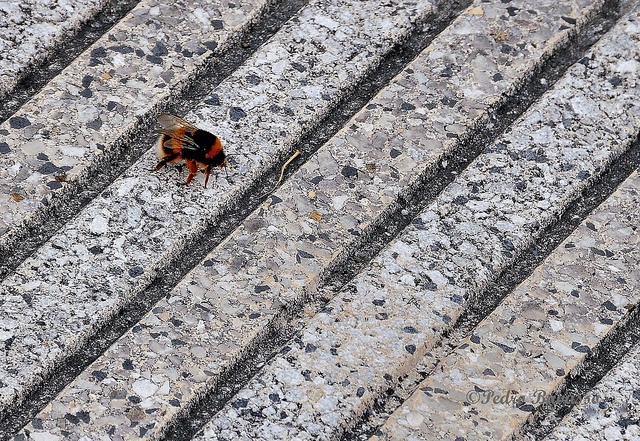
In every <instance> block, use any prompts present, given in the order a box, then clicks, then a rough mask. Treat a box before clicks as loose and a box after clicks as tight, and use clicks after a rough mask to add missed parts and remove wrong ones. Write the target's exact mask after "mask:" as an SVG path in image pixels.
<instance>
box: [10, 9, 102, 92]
mask: <svg viewBox="0 0 640 441" xmlns="http://www.w3.org/2000/svg"><path fill="white" fill-rule="evenodd" d="M107 3H108V2H107V0H101V1H86V0H73V1H64V0H47V1H33V0H32V1H24V2H9V1H3V2H0V97H4V96H5V95H6V94H7V93H9V92H10V91H11V89H12V88H13V87H15V85H16V84H17V82H18V81H19V80H20V78H22V77H23V76H24V75H25V73H26V72H27V71H28V68H29V67H30V66H35V65H37V64H38V63H39V62H41V61H42V60H44V59H45V58H46V57H47V55H48V54H49V53H50V50H51V49H52V48H53V47H55V45H56V44H59V43H60V42H62V41H63V40H64V39H65V38H67V35H68V34H69V33H71V32H73V31H75V30H76V29H77V28H78V27H79V26H80V25H81V24H82V23H83V22H86V21H90V20H91V18H92V16H93V15H94V14H95V13H97V12H98V11H100V10H101V9H102V8H103V7H104V5H106V4H107Z"/></svg>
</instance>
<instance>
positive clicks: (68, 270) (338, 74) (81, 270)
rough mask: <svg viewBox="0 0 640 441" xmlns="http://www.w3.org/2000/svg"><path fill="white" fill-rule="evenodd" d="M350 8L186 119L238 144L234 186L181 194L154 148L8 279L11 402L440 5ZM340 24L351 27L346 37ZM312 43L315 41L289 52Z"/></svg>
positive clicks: (338, 8)
mask: <svg viewBox="0 0 640 441" xmlns="http://www.w3.org/2000/svg"><path fill="white" fill-rule="evenodd" d="M348 5H349V2H334V3H326V2H321V3H319V4H311V5H310V6H309V7H308V8H306V9H305V10H304V11H302V12H301V14H300V16H299V18H298V19H297V20H295V21H294V22H291V23H290V24H288V25H287V26H286V27H285V29H283V30H282V31H281V32H280V33H279V34H278V35H277V36H276V37H275V38H274V39H273V41H272V42H270V43H269V44H267V45H265V46H263V47H262V48H260V50H259V51H258V52H257V53H256V54H255V55H254V57H253V58H252V59H251V60H250V61H249V62H248V63H247V64H246V65H245V66H243V67H242V68H241V69H239V70H238V71H236V72H234V74H233V75H232V76H231V77H229V78H228V79H227V80H226V81H225V82H223V83H222V84H221V85H220V86H219V87H218V88H217V89H216V90H215V92H214V93H212V94H211V95H210V96H209V97H208V98H206V99H205V100H204V102H203V103H202V104H201V106H200V107H199V108H198V109H196V110H194V112H193V113H192V114H190V115H187V117H186V118H187V119H188V120H190V121H191V122H194V123H200V122H203V121H204V118H205V116H206V117H207V119H206V121H209V122H207V123H204V122H203V123H202V124H200V125H201V126H202V127H203V128H207V129H209V130H211V131H214V132H215V133H217V134H218V135H219V136H221V137H222V139H224V140H225V143H226V144H227V145H228V146H230V147H232V148H233V150H232V149H231V148H230V149H229V152H230V153H236V157H235V158H236V159H235V163H236V166H235V169H234V171H233V172H232V178H233V179H235V183H234V184H231V183H230V182H228V181H226V180H224V179H219V180H218V185H217V186H216V188H209V189H207V190H203V188H202V186H201V184H200V185H197V184H196V183H195V182H194V185H191V186H189V187H179V186H177V185H176V183H178V182H183V181H182V180H183V179H184V177H183V176H179V175H177V174H176V173H175V172H174V173H172V172H171V171H170V169H163V170H161V171H160V172H158V173H156V174H153V175H151V174H150V173H149V171H148V170H149V169H150V168H151V167H152V166H153V164H155V162H156V159H155V151H154V150H150V151H149V152H148V154H146V155H145V156H143V157H142V158H141V159H140V161H139V162H138V163H137V164H135V165H134V166H133V167H132V168H131V169H129V170H128V171H127V173H126V174H125V175H123V176H122V177H120V178H119V179H118V180H116V181H115V182H114V183H113V184H112V185H111V186H110V188H109V189H107V190H106V191H104V192H103V193H102V194H101V195H100V197H98V198H97V199H95V200H94V201H93V202H92V203H91V204H90V205H89V206H87V207H86V208H85V209H84V210H83V211H82V212H81V213H79V214H78V216H77V217H76V218H75V219H74V220H73V221H72V222H70V223H69V224H68V225H67V226H65V228H64V229H62V230H61V231H60V232H58V233H57V234H56V235H55V236H54V237H53V238H52V239H51V240H50V241H49V242H48V243H47V244H45V245H44V246H43V247H41V248H40V249H39V250H38V251H37V252H36V253H34V255H32V256H31V257H30V258H29V259H27V261H26V262H25V263H24V264H23V265H21V266H20V267H19V268H18V269H17V270H16V272H15V273H14V274H12V275H11V276H9V277H8V278H6V279H5V280H4V281H3V282H2V285H1V286H2V288H3V290H4V292H5V293H6V294H7V295H6V297H5V299H4V312H3V315H2V317H1V318H0V323H1V325H0V326H1V327H2V330H3V332H4V334H3V335H4V336H5V340H10V341H11V345H10V347H9V348H8V350H7V351H5V352H4V353H3V354H2V355H1V357H2V363H0V365H1V366H2V367H0V369H2V372H3V375H2V376H3V377H5V378H6V381H3V384H2V387H0V396H1V397H2V400H1V402H2V403H3V404H5V405H6V404H8V403H10V402H12V401H14V400H15V399H16V398H18V397H21V396H24V394H25V393H26V391H28V390H29V387H30V385H32V384H34V383H35V382H37V381H38V379H39V378H40V377H41V376H42V375H43V374H44V373H46V372H47V370H48V369H50V368H51V366H52V365H54V364H55V361H56V360H57V359H59V357H61V356H64V355H65V354H66V353H68V351H70V350H73V349H74V348H75V347H77V346H78V345H80V344H82V341H83V339H84V338H86V337H87V335H89V334H90V333H92V332H94V331H95V330H96V329H98V328H99V327H100V326H101V323H104V322H105V321H107V320H109V317H110V316H112V315H113V314H115V313H117V310H118V308H119V306H120V305H122V303H123V302H126V301H127V299H129V298H131V297H132V296H134V295H135V293H136V291H139V290H140V289H142V288H143V287H144V286H145V283H148V281H149V280H150V279H151V278H152V277H153V276H154V274H155V273H156V272H157V271H161V270H163V269H164V267H163V264H164V262H166V261H167V260H169V258H170V256H171V255H173V254H175V253H176V252H178V251H180V250H181V249H183V248H184V247H185V246H188V243H189V239H188V238H189V232H190V231H192V230H197V229H198V228H202V225H203V223H204V222H205V221H206V219H207V217H209V218H211V217H213V216H214V215H215V213H216V208H217V207H220V206H222V205H224V204H225V203H228V202H229V200H233V199H234V198H235V197H238V196H239V195H241V194H242V192H243V191H244V190H243V188H244V187H245V186H246V185H248V183H250V182H251V181H252V180H255V179H258V178H259V177H260V175H261V173H263V171H262V168H261V167H260V166H261V165H262V166H264V163H265V162H267V161H274V160H278V159H277V158H279V157H280V156H281V153H282V151H283V150H284V151H285V152H286V150H287V149H291V144H292V143H293V142H294V141H295V140H296V139H297V138H298V137H299V136H300V133H301V132H302V131H303V130H304V128H305V126H308V125H309V124H311V123H312V122H313V120H314V119H318V118H320V117H321V116H322V115H323V113H326V112H327V111H328V110H329V109H330V107H331V104H332V103H334V102H335V101H336V100H337V99H339V97H340V95H341V94H343V93H344V92H345V90H347V89H348V88H349V85H352V84H354V83H355V81H357V79H358V77H361V76H362V75H363V74H364V73H365V72H366V71H367V70H368V69H371V68H372V67H374V66H375V64H376V62H377V61H379V60H380V58H381V57H382V55H383V54H384V52H385V51H388V50H389V49H390V48H391V47H392V46H393V44H394V43H395V42H397V41H398V40H400V39H401V38H403V35H405V34H406V33H408V32H409V31H410V30H411V26H412V24H411V23H412V21H413V20H416V19H418V18H420V17H421V16H425V15H426V14H428V13H429V11H431V10H432V9H433V7H432V5H431V3H430V2H419V3H417V4H414V3H411V5H408V4H407V7H406V8H402V9H400V11H401V13H398V14H395V15H392V14H391V11H392V5H388V6H386V7H380V6H379V5H377V4H369V3H367V4H366V5H369V6H366V7H365V5H362V6H361V7H359V8H357V9H353V8H351V9H349V8H346V6H348ZM396 6H397V5H396ZM390 16H391V17H390ZM145 23H146V21H145ZM341 24H343V25H346V24H349V28H348V29H345V30H344V31H338V32H337V31H336V30H337V29H339V28H340V27H341V26H340V25H341ZM302 38H304V39H305V42H306V43H308V44H305V45H304V46H301V47H300V49H295V50H294V49H290V48H292V47H296V41H298V42H299V41H300V40H301V39H302ZM105 39H109V37H108V36H106V37H105ZM92 51H93V49H92ZM290 51H291V52H294V55H293V56H291V55H290ZM296 51H297V53H295V52H296ZM296 60H299V62H298V61H296ZM70 68H71V67H70ZM70 68H68V69H70ZM11 121H12V120H11V119H10V120H9V122H8V123H9V124H11ZM211 121H216V122H217V123H216V128H215V130H214V128H212V127H210V124H211ZM274 158H275V159H274ZM200 179H202V175H200V177H199V182H200ZM22 202H25V200H22V201H20V202H19V203H22ZM217 209H219V208H217ZM67 244H73V245H71V246H68V245H67ZM158 250H161V251H160V252H159V251H158ZM36 273H37V275H35V274H36ZM52 304H55V305H56V308H55V309H52V308H51V305H52ZM42 323H46V326H44V327H43V325H42Z"/></svg>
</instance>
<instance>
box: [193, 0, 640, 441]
mask: <svg viewBox="0 0 640 441" xmlns="http://www.w3.org/2000/svg"><path fill="white" fill-rule="evenodd" d="M510 5H512V6H517V4H516V5H514V3H513V2H512V3H510ZM634 18H635V17H634ZM635 26H636V24H635V21H631V22H627V23H624V24H622V25H620V26H619V27H618V28H617V29H616V31H615V32H614V33H612V35H611V36H607V37H606V40H603V41H601V43H602V45H601V46H599V47H598V48H596V49H595V50H594V52H593V56H592V57H590V58H591V60H592V61H590V62H589V64H588V67H587V68H585V66H583V65H576V66H574V67H573V68H572V69H570V70H569V72H568V73H567V75H566V77H565V78H564V79H563V80H561V81H560V82H559V83H558V84H557V85H556V86H555V87H554V89H552V90H551V91H550V92H549V93H547V94H546V95H545V96H544V97H543V99H542V100H541V101H540V102H539V103H538V104H536V105H535V106H534V107H533V108H531V109H530V111H529V112H528V113H527V114H526V115H525V116H524V117H523V118H522V120H521V121H520V122H519V123H518V124H516V125H515V126H514V128H513V129H512V131H511V132H510V133H509V134H508V135H506V136H505V137H504V138H502V139H500V140H499V141H498V142H497V143H496V144H495V145H494V146H492V147H490V148H489V149H488V150H487V151H486V152H485V153H484V154H482V155H481V156H480V157H479V158H478V159H477V160H476V161H475V162H474V163H473V164H472V165H471V166H470V167H469V168H468V169H467V170H466V171H465V172H464V173H463V174H462V175H461V176H460V177H459V178H457V179H456V180H455V181H454V183H453V184H451V185H450V186H449V187H448V188H447V189H446V190H445V191H444V192H443V193H441V195H440V196H439V197H438V199H437V200H436V201H435V202H434V204H432V205H431V206H430V207H429V209H428V210H427V211H425V212H424V213H423V214H421V216H420V217H419V218H418V219H417V222H416V223H415V225H414V226H412V227H411V228H410V229H408V231H406V232H405V233H403V234H402V235H401V236H400V238H399V239H398V240H397V241H394V242H393V243H392V244H391V245H390V246H389V248H388V249H387V250H385V251H383V252H382V253H381V256H380V257H379V258H377V259H375V260H374V262H373V263H372V265H371V267H370V268H369V269H368V270H366V271H365V272H364V273H363V274H362V275H361V276H358V277H357V278H356V280H355V281H354V282H353V283H352V284H351V285H350V287H349V289H348V290H345V291H343V292H341V293H340V294H338V295H337V296H336V298H334V299H333V300H332V301H331V302H329V303H328V305H327V306H326V307H325V309H324V310H323V311H322V312H321V313H319V314H318V316H317V317H316V318H314V319H313V320H311V321H310V322H309V323H308V324H307V326H305V331H304V333H303V334H302V336H301V338H300V339H299V340H297V341H295V342H293V343H292V344H291V345H290V346H289V347H287V348H285V350H283V351H282V355H280V356H279V357H277V359H275V360H273V361H272V362H271V363H270V364H269V366H268V368H266V369H264V370H263V371H262V372H261V373H260V374H259V375H258V376H257V377H256V378H255V379H254V380H252V382H251V383H250V384H249V386H248V387H247V388H246V389H243V390H242V391H241V392H239V393H238V394H237V395H236V396H237V399H235V400H234V401H232V402H230V403H229V404H228V405H227V406H226V407H225V408H224V409H223V410H222V411H221V412H220V413H219V414H218V416H216V417H214V419H213V421H212V423H211V424H210V425H209V426H207V427H206V428H205V430H204V433H203V435H202V436H201V437H200V438H199V439H293V438H295V439H313V438H314V437H317V436H320V438H322V439H329V438H330V435H329V433H328V431H329V430H330V429H329V428H335V427H336V426H340V425H342V424H344V422H345V421H350V420H351V419H354V418H355V417H357V415H359V414H361V413H364V412H365V411H366V409H367V408H368V407H369V406H371V403H372V401H373V400H375V399H376V398H379V397H380V396H381V395H382V394H384V393H385V392H386V390H387V389H388V388H390V387H391V388H393V387H395V382H396V379H397V378H399V377H402V376H403V375H406V373H407V370H408V369H411V368H412V367H413V366H415V365H416V363H417V361H418V359H419V358H421V356H423V355H424V354H425V352H427V351H430V350H431V349H433V348H434V346H435V344H436V343H437V342H438V340H439V339H440V338H441V334H442V333H443V332H444V331H445V330H446V329H447V328H449V327H450V326H451V324H452V323H453V322H454V321H455V319H456V316H457V315H459V314H460V312H461V311H462V309H463V306H464V304H465V303H466V302H465V301H464V299H468V298H473V296H474V295H477V294H478V293H479V292H480V289H481V287H482V286H483V285H484V284H486V283H487V281H490V280H492V279H493V278H495V276H496V273H499V271H500V269H501V268H502V267H504V266H505V265H506V264H507V262H508V261H509V260H511V259H512V258H513V256H514V255H515V254H517V253H518V252H519V251H520V250H521V249H522V248H523V247H524V246H525V244H526V243H527V242H530V241H532V240H533V239H534V237H535V232H536V230H537V229H538V228H539V226H540V225H543V224H545V223H547V222H548V221H549V220H550V219H551V218H552V217H553V216H554V214H553V213H554V212H557V211H558V210H559V209H561V207H562V206H563V205H564V203H563V199H564V198H565V197H566V196H567V195H568V194H570V193H573V192H575V191H576V190H577V188H579V187H581V186H584V179H581V178H580V177H579V176H580V175H581V174H582V175H584V172H585V171H589V173H593V170H594V168H595V166H596V165H597V164H595V163H594V164H591V165H587V163H584V162H581V161H580V159H579V157H580V156H581V155H580V154H579V153H578V152H579V151H580V150H582V149H584V148H588V147H586V146H587V145H589V144H592V141H591V137H594V138H593V139H602V136H606V135H605V134H606V133H607V132H608V131H609V129H610V128H611V127H612V124H615V123H614V121H613V120H614V119H617V118H620V117H622V115H623V114H624V113H625V112H626V111H627V110H629V111H630V112H629V114H627V115H626V118H628V119H626V120H625V121H619V123H620V125H619V126H617V128H618V129H621V128H623V127H625V128H628V129H629V131H628V132H627V134H626V135H622V136H623V138H619V139H618V140H617V141H614V142H608V143H607V144H608V145H612V144H618V145H628V143H629V142H630V141H631V140H632V139H634V138H635V137H636V136H637V134H638V130H640V126H639V125H638V116H640V113H639V111H640V108H638V107H637V106H636V105H634V104H632V101H633V96H634V95H635V91H637V87H638V84H637V82H636V77H635V74H634V73H632V72H630V73H629V75H628V76H626V77H624V79H623V80H622V82H623V83H625V84H626V85H627V87H628V88H624V89H619V90H618V91H617V92H615V94H616V96H618V97H619V100H618V101H617V104H616V105H615V106H614V107H615V108H616V109H617V110H613V108H610V109H609V110H607V111H604V112H603V113H601V114H600V117H598V112H597V110H596V107H592V108H591V109H590V111H589V112H588V113H587V112H584V111H581V110H580V106H581V105H582V104H581V103H586V102H589V103H596V102H601V100H599V99H598V98H597V97H598V96H600V94H602V96H605V95H609V96H611V95H610V93H611V91H612V90H613V89H614V87H613V86H612V85H611V84H610V83H609V82H608V80H607V78H608V77H609V76H610V74H605V72H608V69H609V66H610V61H611V60H612V59H617V58H618V57H619V56H620V53H621V52H622V51H626V50H628V49H632V50H633V51H634V52H635V53H636V54H638V52H637V51H638V50H639V49H640V45H638V44H637V41H636V40H635V39H634V38H633V37H630V36H633V35H634V34H635V32H634V29H635ZM454 29H455V27H452V30H454ZM618 51H620V52H618ZM605 54H606V56H605ZM634 57H635V56H634ZM596 60H598V61H596ZM613 70H614V71H616V68H615V67H614V68H613ZM562 97H573V100H574V101H573V103H574V105H573V106H572V109H571V110H569V109H565V108H561V107H560V105H559V104H558V103H565V102H566V100H565V99H562ZM634 107H635V110H632V109H633V108H634ZM603 110H604V109H603ZM605 112H606V113H608V114H609V117H610V118H611V119H609V117H604V114H605ZM561 118H562V119H564V121H565V123H564V124H563V123H561V122H560V119H561ZM592 118H593V119H592ZM623 119H625V117H623ZM569 121H570V124H568V123H569ZM596 121H598V122H597V123H596ZM631 121H636V122H635V123H631ZM629 123H631V124H632V125H631V126H629V125H628V124H629ZM569 125H570V128H569V127H568V126H569ZM549 127H554V129H549ZM597 127H599V129H597ZM578 133H583V134H584V135H586V138H584V139H583V141H582V142H576V140H577V139H578V138H577V137H576V134H578ZM569 138H571V139H572V140H573V144H572V145H571V146H570V147H569V145H570V143H568V142H567V141H568V139H569ZM542 143H544V157H545V158H544V160H541V159H542V158H541V157H540V156H538V155H539V154H540V153H541V150H540V149H541V147H542ZM592 145H593V148H597V146H596V145H597V143H593V144H592ZM536 152H537V153H536ZM600 152H601V153H602V156H601V157H600V160H601V161H606V160H607V159H606V153H605V152H604V151H602V150H601V151H600ZM576 153H578V155H577V156H574V155H575V154H576ZM584 153H586V152H584ZM611 154H615V152H611ZM526 156H530V160H529V161H518V159H520V158H522V157H526ZM516 162H517V164H516ZM579 164H580V165H579ZM541 165H542V167H543V168H544V169H546V171H547V172H548V171H549V170H553V169H554V168H555V169H556V170H557V169H560V168H563V169H565V173H566V174H565V175H564V176H562V178H560V179H558V175H557V174H555V178H553V179H550V178H549V177H547V178H545V177H544V175H543V174H540V176H539V179H537V180H536V179H535V178H534V177H533V173H534V172H535V171H536V170H538V171H540V167H541ZM568 168H572V171H569V170H566V169H568ZM548 176H549V175H548ZM523 181H526V182H528V185H522V182H523ZM637 184H638V180H637V177H636V178H635V179H632V180H630V181H629V182H627V183H625V185H624V188H623V189H621V190H619V192H618V193H617V194H616V195H615V196H614V197H613V199H612V200H611V201H610V202H608V204H607V205H606V206H605V207H603V209H602V210H601V211H599V212H598V213H597V214H595V215H594V216H593V218H590V219H589V220H588V221H587V222H586V223H585V226H584V227H582V229H581V230H580V231H581V233H583V234H585V232H586V233H593V232H592V231H591V230H590V229H589V228H590V227H591V228H596V229H598V231H601V234H602V235H606V236H605V237H603V238H601V239H596V238H595V237H593V235H591V236H590V235H588V234H587V237H584V238H581V237H577V238H575V239H574V238H572V239H570V240H569V242H567V243H568V245H566V244H565V247H564V248H562V251H563V254H562V256H560V257H556V256H552V257H551V260H550V261H549V262H548V263H547V265H546V266H543V267H541V268H540V272H537V273H535V274H534V275H533V276H532V278H530V279H529V280H528V281H527V283H526V284H524V285H522V286H520V287H519V288H518V289H517V290H516V291H515V292H514V293H513V298H512V299H508V300H507V301H506V302H505V303H503V305H502V306H501V307H500V310H499V311H497V312H495V313H494V314H492V315H491V316H490V317H489V318H488V319H487V320H486V322H484V323H482V324H481V325H480V326H479V327H478V328H477V329H476V331H475V333H474V335H473V336H472V337H470V339H469V341H468V342H465V344H463V346H462V347H461V348H460V349H459V351H457V352H456V354H455V355H453V356H451V357H449V358H446V359H444V360H440V366H442V371H441V372H436V373H434V374H433V375H432V376H430V377H429V379H428V380H427V381H425V382H424V383H423V384H421V385H420V390H419V391H417V392H416V394H415V395H414V396H413V397H412V398H411V399H410V401H408V402H407V403H405V406H403V408H402V409H401V410H399V411H398V414H397V415H394V416H392V418H391V420H390V421H389V423H388V425H385V426H383V427H382V428H381V434H380V439H399V440H400V439H454V438H456V437H458V436H459V437H461V438H464V439H503V438H506V437H508V436H509V435H510V433H511V432H512V431H513V430H514V429H515V428H517V425H518V424H521V423H522V422H523V421H524V420H526V418H527V417H528V415H529V410H527V409H523V408H519V407H517V406H513V405H512V403H511V402H509V403H508V404H507V405H506V406H501V405H496V404H495V403H493V402H492V401H489V403H484V399H485V398H487V397H489V394H490V393H492V392H493V393H495V394H496V395H497V397H498V398H502V397H503V396H508V395H509V394H511V396H512V397H513V400H516V399H519V398H518V397H519V396H520V395H528V396H527V398H526V399H525V400H524V401H522V403H520V404H521V406H527V405H531V403H533V402H534V401H535V400H536V399H537V398H538V396H537V395H535V394H536V393H543V392H544V393H546V394H547V395H549V394H550V393H551V391H552V390H553V389H554V387H555V386H556V385H557V382H559V381H561V379H562V378H563V377H564V376H565V375H567V374H568V373H569V372H570V371H571V370H572V367H573V366H575V365H576V364H578V363H579V361H580V359H581V358H582V357H584V356H585V355H586V352H587V350H588V348H589V347H592V346H593V345H594V342H595V341H598V340H599V339H600V338H602V337H603V335H604V333H605V331H606V330H607V329H609V328H610V327H611V325H612V324H613V323H614V322H615V321H618V320H620V319H621V316H622V315H623V314H624V313H625V312H626V310H625V309H624V307H625V306H626V305H629V304H630V303H631V302H632V301H633V302H634V301H636V300H637V299H634V297H633V294H634V293H636V294H637V286H636V285H637V281H638V280H640V278H639V274H640V273H638V255H637V253H636V252H635V250H636V248H637V245H636V244H635V242H637V238H638V237H637V235H635V234H634V229H635V228H637V215H636V211H637V199H638V193H637V191H636V190H635V189H636V187H637ZM489 189H491V191H488V190H489ZM498 194H502V195H503V197H497V195H498ZM536 194H542V195H544V197H540V198H536V197H535V195H536ZM487 197H488V198H487ZM538 201H543V202H542V203H541V202H538ZM587 225H588V226H589V227H588V226H587ZM594 225H596V226H594ZM605 225H607V228H606V229H605V228H604V226H605ZM452 232H454V233H453V234H452ZM609 236H611V237H609ZM572 245H575V246H572ZM576 247H577V248H576ZM581 247H582V248H581ZM612 256H613V257H612ZM592 259H593V261H592ZM591 267H593V268H594V270H593V277H592V278H591V279H587V278H586V275H588V274H589V273H590V272H591ZM605 277H606V279H605ZM576 278H577V279H578V280H575V279H576ZM621 280H624V281H628V282H621ZM630 280H634V282H630ZM592 291H593V292H592ZM570 293H572V294H571V295H570ZM552 294H555V295H556V296H557V298H556V297H554V296H552ZM577 299H579V300H580V301H577ZM561 300H564V301H566V302H569V303H568V304H567V305H563V304H561ZM576 302H577V304H575V303H576ZM541 303H542V304H541ZM587 312H589V314H587ZM545 322H546V323H545ZM561 330H564V331H565V332H563V333H560V331H561ZM542 342H546V343H547V344H548V347H544V346H541V343H542ZM562 356H564V357H566V358H569V357H571V358H569V359H568V360H566V361H565V362H564V363H562ZM438 371H439V369H438ZM445 380H446V381H445ZM512 390H513V392H512ZM434 391H436V392H434ZM483 391H484V392H483ZM469 394H471V396H470V397H471V399H477V401H475V402H472V403H464V404H463V402H464V401H465V400H466V401H469V400H470V398H469ZM458 401H459V402H460V404H457V403H458ZM425 402H426V404H425ZM482 404H485V405H484V406H482ZM456 406H457V407H456ZM511 414H513V416H512V415H511ZM510 418H511V419H510ZM510 423H511V424H510ZM474 435H475V436H474Z"/></svg>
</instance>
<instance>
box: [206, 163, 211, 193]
mask: <svg viewBox="0 0 640 441" xmlns="http://www.w3.org/2000/svg"><path fill="white" fill-rule="evenodd" d="M210 174H211V166H210V165H207V168H205V169H204V188H207V182H209V175H210Z"/></svg>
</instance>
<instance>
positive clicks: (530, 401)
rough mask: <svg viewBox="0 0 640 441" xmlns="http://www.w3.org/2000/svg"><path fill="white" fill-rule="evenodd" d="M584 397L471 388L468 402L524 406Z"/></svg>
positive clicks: (595, 400)
mask: <svg viewBox="0 0 640 441" xmlns="http://www.w3.org/2000/svg"><path fill="white" fill-rule="evenodd" d="M582 399H583V397H575V396H562V395H560V396H558V395H550V394H548V393H547V392H546V391H544V390H535V391H533V392H529V393H526V394H524V395H523V394H521V393H520V392H517V391H513V390H505V391H493V390H484V391H478V390H470V391H469V392H467V400H466V401H467V402H468V403H469V404H496V405H503V406H513V407H518V408H520V407H522V406H523V405H526V404H527V405H533V406H538V405H547V404H551V405H554V404H564V405H567V404H568V405H574V404H577V403H578V402H579V401H580V400H582ZM590 401H591V404H598V402H599V400H598V398H597V397H596V396H592V398H591V400H590Z"/></svg>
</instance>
